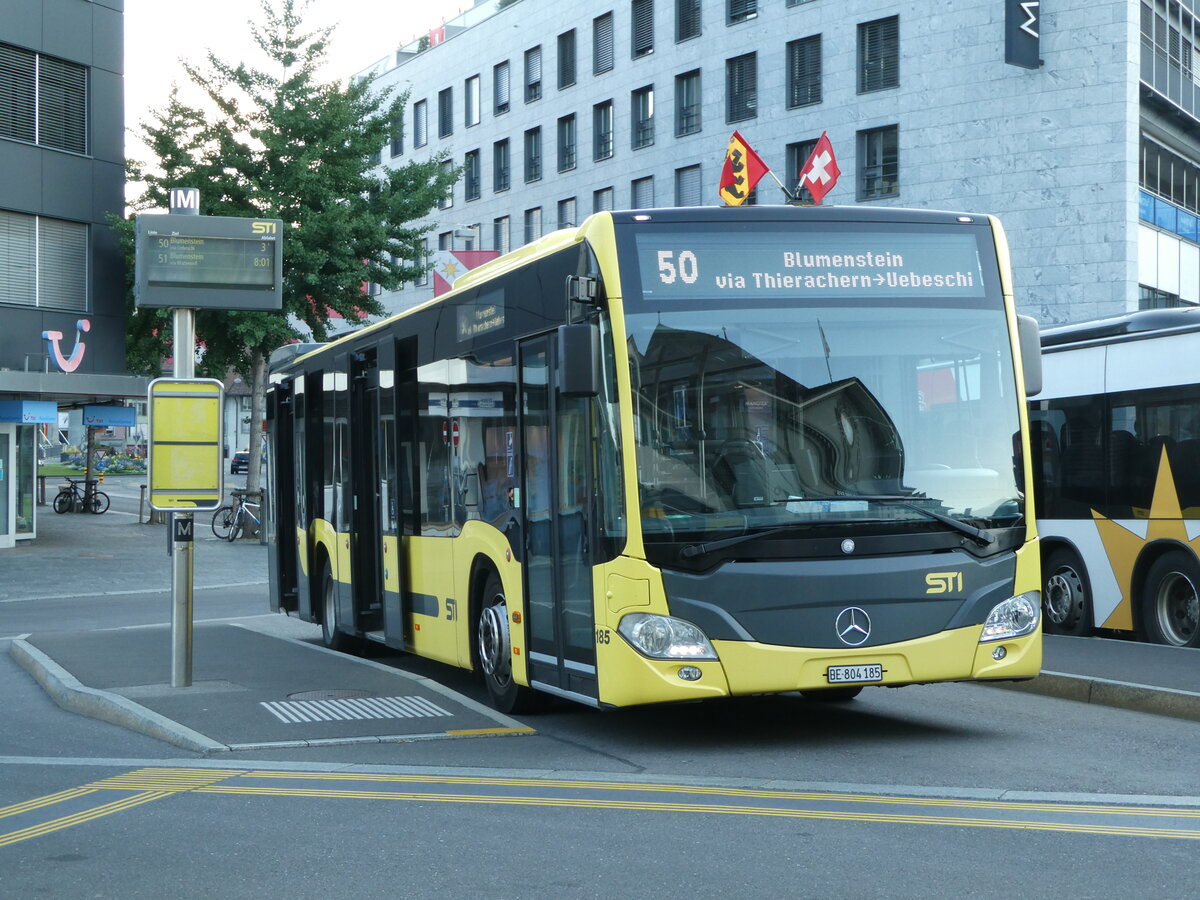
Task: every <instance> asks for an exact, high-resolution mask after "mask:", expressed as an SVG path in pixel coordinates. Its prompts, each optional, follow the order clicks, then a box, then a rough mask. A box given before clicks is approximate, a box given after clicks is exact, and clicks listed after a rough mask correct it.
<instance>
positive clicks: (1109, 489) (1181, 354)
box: [1030, 308, 1200, 647]
mask: <svg viewBox="0 0 1200 900" xmlns="http://www.w3.org/2000/svg"><path fill="white" fill-rule="evenodd" d="M1042 361H1043V372H1044V388H1043V390H1042V393H1041V394H1040V395H1039V396H1038V397H1037V399H1036V400H1033V401H1031V403H1030V444H1031V445H1032V447H1033V472H1034V479H1035V481H1037V482H1038V484H1037V485H1036V487H1035V491H1034V495H1035V497H1036V502H1037V517H1038V532H1039V535H1040V537H1041V543H1042V560H1043V565H1042V573H1043V579H1044V585H1043V588H1044V589H1043V593H1042V597H1043V605H1044V612H1045V615H1044V626H1045V628H1046V630H1047V631H1049V632H1058V633H1060V634H1073V635H1086V634H1090V633H1092V632H1093V631H1095V630H1096V629H1104V630H1116V631H1124V632H1132V633H1134V634H1135V635H1137V636H1138V637H1140V638H1143V639H1145V640H1148V641H1151V642H1154V643H1159V644H1171V645H1174V646H1178V647H1197V646H1200V561H1198V560H1197V556H1196V554H1197V551H1198V550H1200V308H1185V309H1162V310H1146V311H1143V312H1136V313H1130V314H1128V315H1124V316H1118V317H1116V318H1111V319H1101V320H1098V321H1094V322H1084V323H1080V324H1076V325H1068V326H1063V327H1061V328H1052V329H1047V330H1045V331H1043V332H1042Z"/></svg>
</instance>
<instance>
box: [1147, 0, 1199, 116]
mask: <svg viewBox="0 0 1200 900" xmlns="http://www.w3.org/2000/svg"><path fill="white" fill-rule="evenodd" d="M1195 7H1196V4H1195V3H1194V2H1192V0H1157V2H1151V0H1142V3H1141V8H1142V16H1141V38H1142V41H1141V43H1142V48H1141V80H1142V83H1143V84H1145V85H1147V86H1148V87H1150V88H1153V89H1154V90H1155V91H1157V92H1158V93H1159V94H1161V95H1162V96H1163V97H1166V98H1167V99H1168V100H1170V101H1171V102H1172V103H1174V104H1175V105H1176V106H1178V107H1180V108H1181V109H1182V110H1183V111H1184V112H1186V113H1187V114H1188V115H1190V116H1191V117H1192V118H1193V119H1194V118H1197V117H1200V91H1197V90H1196V85H1197V83H1198V82H1200V71H1197V63H1198V60H1197V59H1196V56H1197V54H1196V48H1197V46H1198V45H1200V19H1197V17H1196V9H1195ZM1193 127H1194V126H1193Z"/></svg>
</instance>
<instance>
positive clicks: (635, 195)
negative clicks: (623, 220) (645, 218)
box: [629, 175, 654, 209]
mask: <svg viewBox="0 0 1200 900" xmlns="http://www.w3.org/2000/svg"><path fill="white" fill-rule="evenodd" d="M629 200H630V209H650V208H651V207H652V206H654V176H653V175H647V176H646V177H645V178H635V179H634V180H633V181H632V182H631V183H630V185H629Z"/></svg>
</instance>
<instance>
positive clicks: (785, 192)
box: [767, 169, 796, 203]
mask: <svg viewBox="0 0 1200 900" xmlns="http://www.w3.org/2000/svg"><path fill="white" fill-rule="evenodd" d="M767 174H768V175H770V176H771V177H772V178H774V179H775V183H776V184H777V185H779V189H780V190H781V191H783V196H785V197H787V201H788V203H795V202H796V195H795V194H793V193H792V192H791V191H789V190H788V189H787V188H786V187H784V185H783V182H782V181H780V180H779V176H778V175H776V174H775V173H774V172H773V171H771V170H770V169H767Z"/></svg>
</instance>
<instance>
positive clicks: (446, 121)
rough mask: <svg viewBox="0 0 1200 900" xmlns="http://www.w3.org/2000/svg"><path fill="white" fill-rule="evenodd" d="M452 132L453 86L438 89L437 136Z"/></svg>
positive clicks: (447, 135)
mask: <svg viewBox="0 0 1200 900" xmlns="http://www.w3.org/2000/svg"><path fill="white" fill-rule="evenodd" d="M452 134H454V88H446V89H445V90H441V91H438V137H440V138H444V137H450V135H452Z"/></svg>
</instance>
